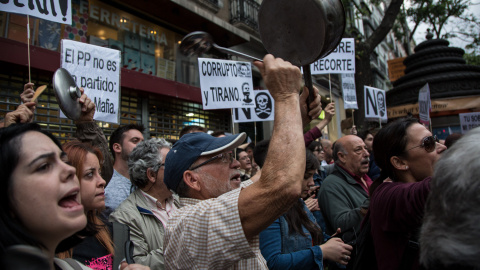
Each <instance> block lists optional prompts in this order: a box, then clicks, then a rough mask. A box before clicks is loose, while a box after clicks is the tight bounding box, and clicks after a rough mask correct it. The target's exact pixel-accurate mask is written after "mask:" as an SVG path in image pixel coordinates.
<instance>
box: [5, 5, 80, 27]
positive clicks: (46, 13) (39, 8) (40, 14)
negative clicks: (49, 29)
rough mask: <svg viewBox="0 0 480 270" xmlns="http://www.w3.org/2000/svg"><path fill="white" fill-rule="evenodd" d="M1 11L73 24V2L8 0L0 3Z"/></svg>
mask: <svg viewBox="0 0 480 270" xmlns="http://www.w3.org/2000/svg"><path fill="white" fill-rule="evenodd" d="M0 10H1V11H6V12H11V13H17V14H24V15H30V16H34V17H37V18H40V19H44V20H48V21H52V22H58V23H64V24H72V3H71V0H49V1H45V0H44V1H33V0H28V1H27V0H10V1H8V0H7V1H0Z"/></svg>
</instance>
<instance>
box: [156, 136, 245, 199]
mask: <svg viewBox="0 0 480 270" xmlns="http://www.w3.org/2000/svg"><path fill="white" fill-rule="evenodd" d="M246 137H247V135H246V134H245V132H242V133H240V134H236V135H229V136H225V137H220V138H217V137H213V136H212V135H209V134H207V133H204V132H193V133H188V134H185V135H183V136H182V138H180V140H178V141H177V142H176V143H175V144H174V145H173V147H172V149H171V150H170V152H168V154H167V157H166V158H165V174H164V178H163V182H164V183H165V185H166V186H167V187H168V189H170V190H173V191H176V190H177V188H178V185H179V184H180V182H181V181H183V173H184V172H185V171H186V170H188V168H190V167H191V166H192V164H193V163H194V162H195V160H197V159H198V158H199V157H201V156H209V155H213V154H217V153H218V154H220V153H222V152H225V151H231V150H233V149H235V148H237V147H238V146H239V145H241V144H242V143H243V142H244V141H245V138H246Z"/></svg>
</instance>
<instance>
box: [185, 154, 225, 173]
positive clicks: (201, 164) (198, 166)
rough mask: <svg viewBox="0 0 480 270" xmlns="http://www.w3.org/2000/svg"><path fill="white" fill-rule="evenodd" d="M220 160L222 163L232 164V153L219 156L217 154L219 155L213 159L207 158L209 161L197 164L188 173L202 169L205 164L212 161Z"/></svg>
mask: <svg viewBox="0 0 480 270" xmlns="http://www.w3.org/2000/svg"><path fill="white" fill-rule="evenodd" d="M220 158H221V159H222V162H224V163H228V164H230V163H232V161H233V153H232V152H229V153H221V154H219V155H216V156H214V157H212V158H209V159H207V160H205V161H204V162H202V163H200V164H198V165H197V166H193V167H191V168H190V169H189V170H190V171H193V170H195V169H198V168H200V167H202V166H203V165H205V164H207V163H210V162H212V161H214V160H217V159H220Z"/></svg>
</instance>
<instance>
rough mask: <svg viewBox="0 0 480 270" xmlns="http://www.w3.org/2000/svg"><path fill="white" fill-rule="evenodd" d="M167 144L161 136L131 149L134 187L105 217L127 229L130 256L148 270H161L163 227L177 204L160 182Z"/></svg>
mask: <svg viewBox="0 0 480 270" xmlns="http://www.w3.org/2000/svg"><path fill="white" fill-rule="evenodd" d="M209 136H210V135H209ZM171 147H172V146H171V144H170V143H169V142H167V141H165V140H164V139H157V138H152V139H149V140H146V141H143V142H141V143H139V144H138V145H137V146H136V147H135V148H134V149H133V150H132V152H131V153H130V155H129V158H128V172H129V174H130V180H131V181H132V184H133V185H134V186H135V187H137V190H135V191H134V192H133V193H132V194H130V196H129V197H128V198H127V199H126V200H124V201H123V202H122V203H121V204H120V206H119V207H118V208H117V209H116V210H115V212H113V213H112V214H111V215H110V218H109V219H110V221H116V222H119V223H123V224H125V225H127V226H128V227H129V228H130V240H131V241H132V242H133V244H134V246H135V247H134V249H133V259H134V260H135V262H136V263H139V264H142V265H147V266H150V269H152V270H153V269H157V270H162V269H164V258H163V240H164V234H165V227H166V225H167V221H168V219H169V218H170V216H171V215H172V214H173V213H174V212H175V210H177V208H178V207H179V204H178V196H176V195H172V192H170V190H169V189H168V188H167V187H166V186H165V183H164V182H163V178H164V170H165V157H166V155H167V153H168V152H169V151H170V148H171Z"/></svg>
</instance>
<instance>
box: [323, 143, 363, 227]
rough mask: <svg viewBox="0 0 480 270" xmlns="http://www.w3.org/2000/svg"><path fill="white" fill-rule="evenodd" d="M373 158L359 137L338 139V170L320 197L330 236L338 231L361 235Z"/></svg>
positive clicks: (336, 160)
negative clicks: (350, 231)
mask: <svg viewBox="0 0 480 270" xmlns="http://www.w3.org/2000/svg"><path fill="white" fill-rule="evenodd" d="M369 157H370V154H369V152H368V151H367V147H366V145H365V143H364V142H363V140H362V139H361V138H360V137H358V136H356V135H347V136H345V137H342V138H340V139H338V140H337V141H336V142H335V145H334V147H333V159H334V161H335V168H334V170H333V172H332V173H331V174H330V175H328V176H327V178H325V180H324V181H323V184H322V187H321V188H320V191H319V194H318V204H319V206H320V209H322V213H323V217H324V218H325V223H326V224H325V225H326V233H327V234H333V233H335V232H336V230H337V228H340V229H341V230H342V231H343V232H345V231H347V230H350V229H352V228H354V229H355V230H356V231H357V232H358V231H359V229H360V224H361V222H362V219H363V217H364V215H365V214H366V212H367V209H368V201H367V199H368V189H369V187H370V185H371V184H372V180H371V179H370V178H369V177H368V175H367V172H368V163H369Z"/></svg>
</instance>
